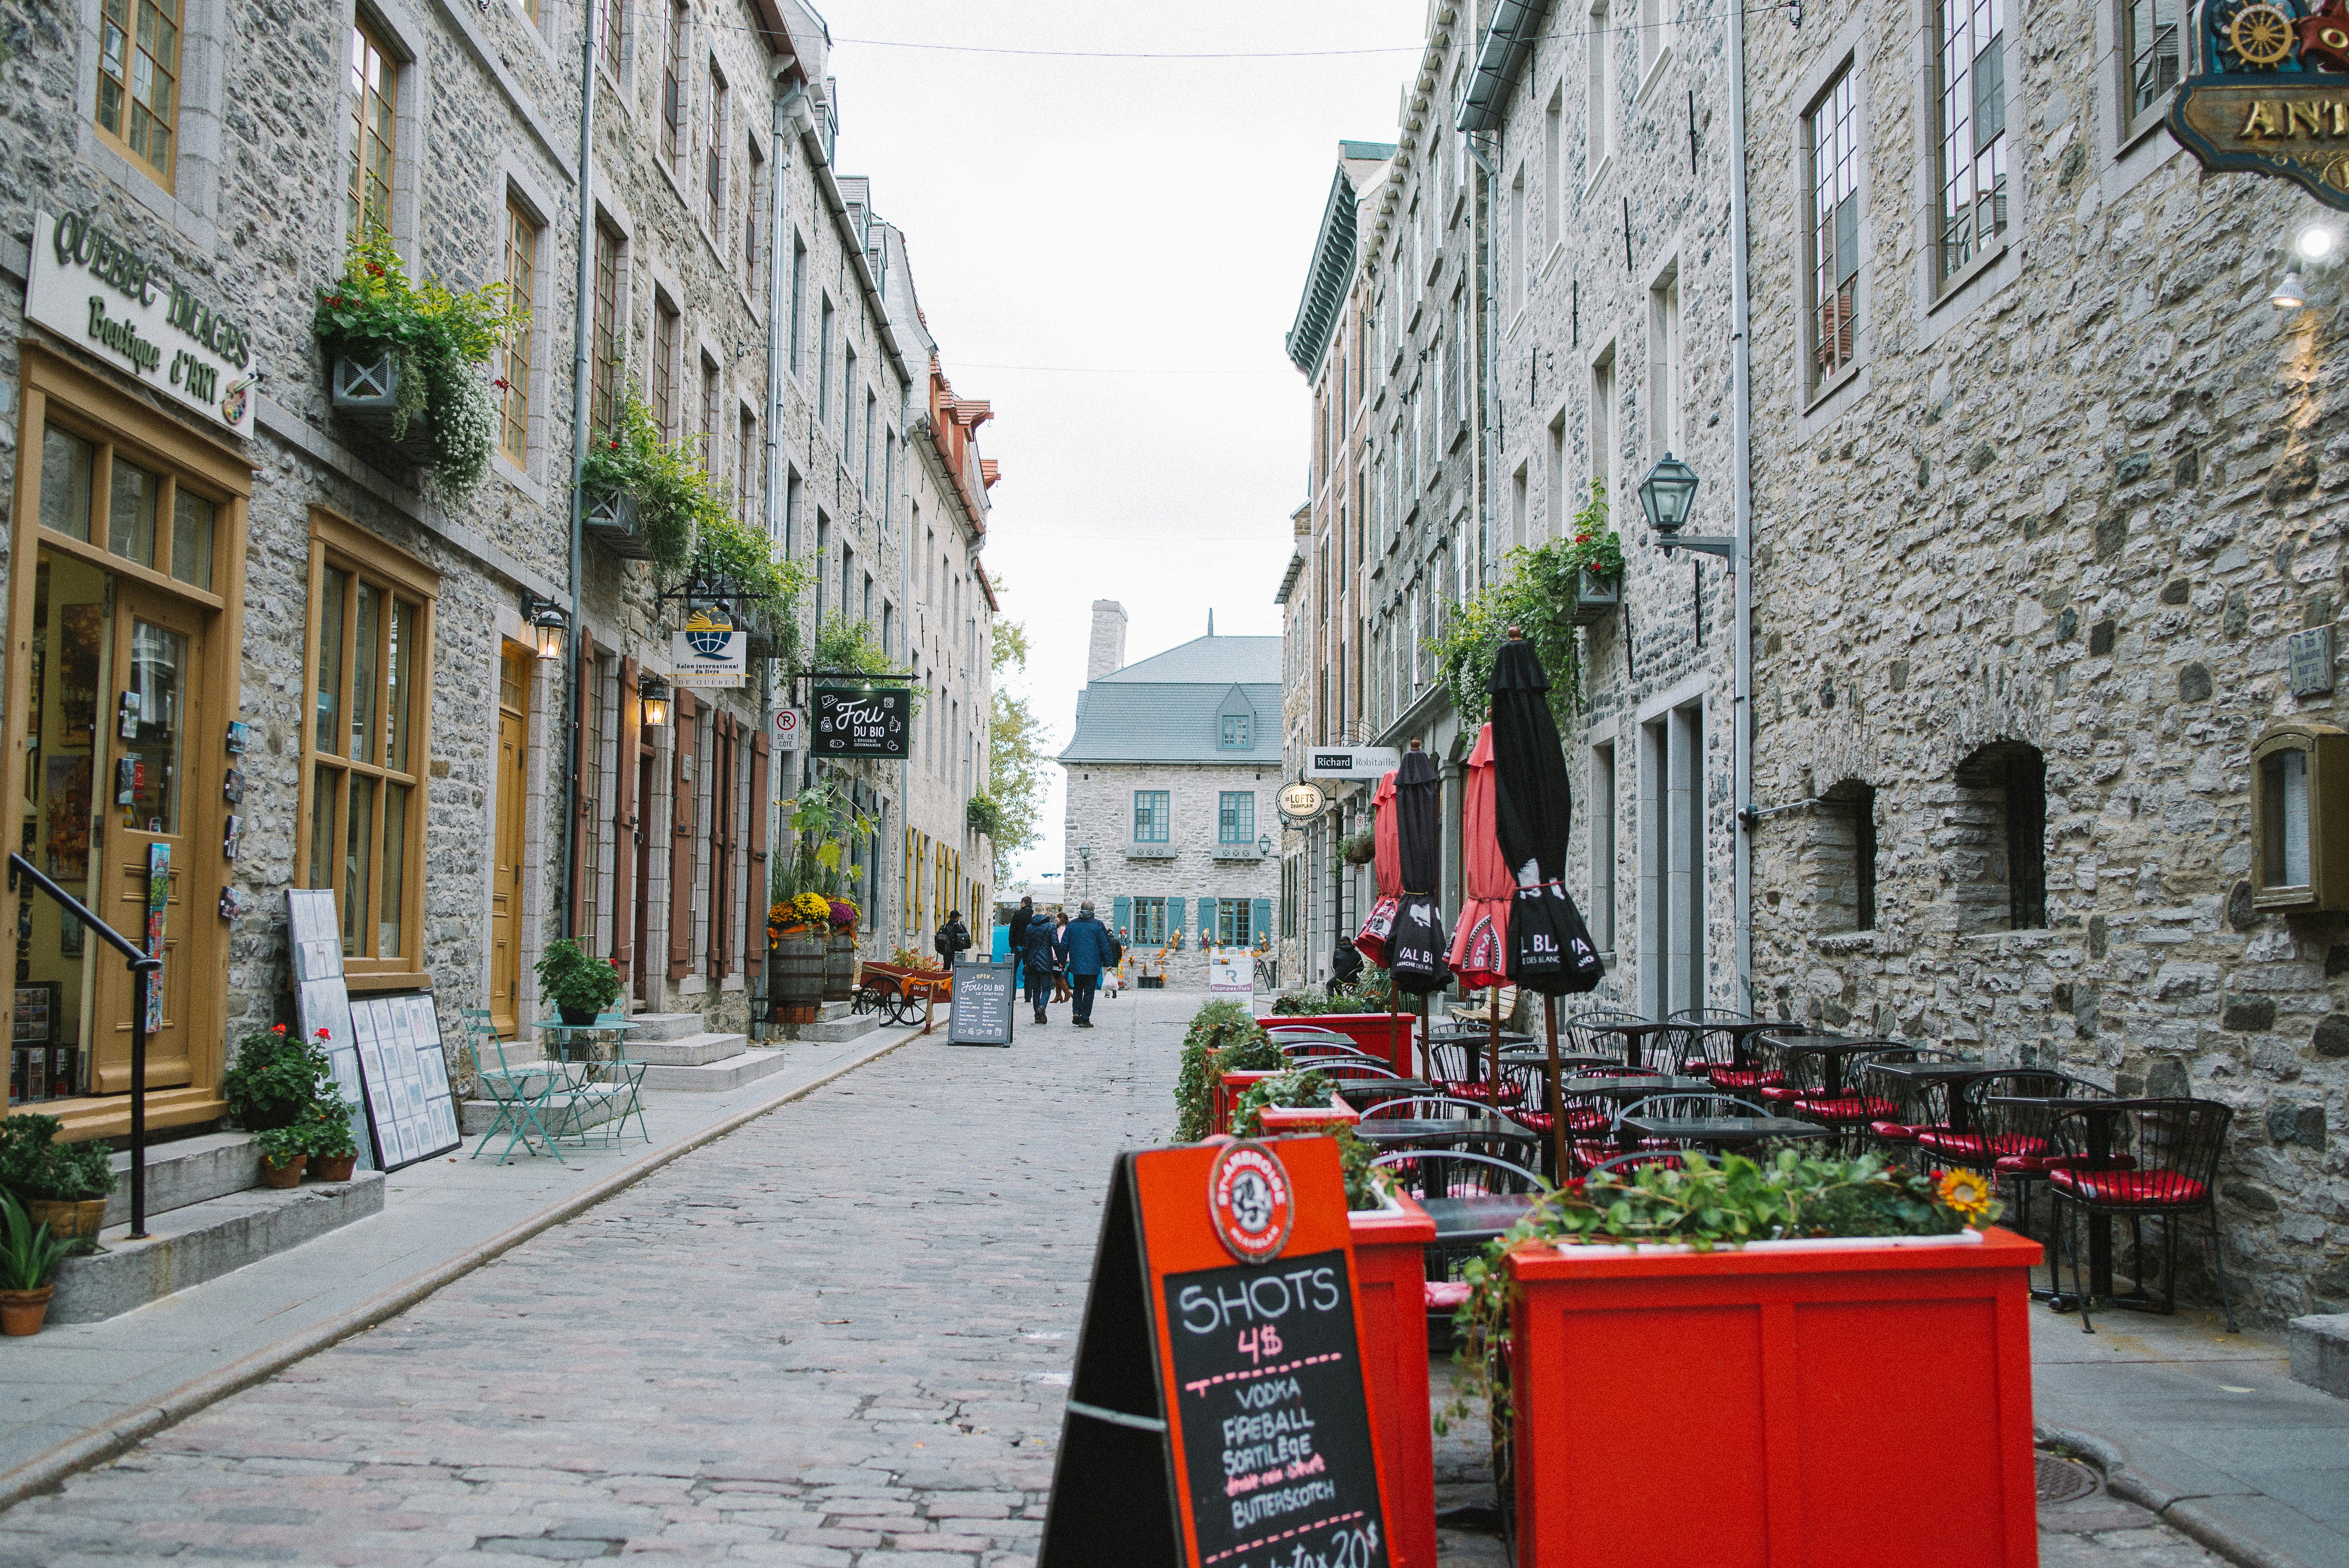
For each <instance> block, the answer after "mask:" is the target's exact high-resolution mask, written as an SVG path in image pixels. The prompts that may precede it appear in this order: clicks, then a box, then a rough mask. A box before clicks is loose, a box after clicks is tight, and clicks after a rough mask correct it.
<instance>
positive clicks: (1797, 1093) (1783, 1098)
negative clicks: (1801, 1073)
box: [1713, 1074, 1803, 1105]
mask: <svg viewBox="0 0 2349 1568" xmlns="http://www.w3.org/2000/svg"><path fill="white" fill-rule="evenodd" d="M1713 1082H1714V1083H1715V1084H1716V1085H1718V1086H1719V1087H1720V1088H1740V1087H1742V1086H1741V1085H1737V1084H1732V1083H1727V1082H1723V1079H1722V1078H1721V1077H1720V1075H1718V1074H1715V1075H1714V1077H1713ZM1754 1093H1756V1094H1758V1095H1760V1096H1761V1097H1762V1098H1763V1099H1765V1100H1767V1101H1769V1102H1770V1103H1771V1104H1772V1105H1791V1104H1793V1103H1794V1102H1795V1100H1798V1099H1802V1098H1803V1091H1802V1090H1801V1089H1798V1088H1787V1087H1786V1086H1785V1084H1783V1083H1774V1084H1764V1085H1763V1086H1762V1087H1761V1088H1757V1089H1755V1090H1754Z"/></svg>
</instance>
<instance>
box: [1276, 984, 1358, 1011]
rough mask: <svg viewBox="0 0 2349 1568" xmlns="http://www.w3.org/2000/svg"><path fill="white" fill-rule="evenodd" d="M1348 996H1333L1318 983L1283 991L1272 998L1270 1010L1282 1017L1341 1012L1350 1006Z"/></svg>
mask: <svg viewBox="0 0 2349 1568" xmlns="http://www.w3.org/2000/svg"><path fill="white" fill-rule="evenodd" d="M1352 1006H1353V1001H1352V998H1350V997H1344V998H1340V997H1333V996H1332V995H1330V993H1329V992H1327V991H1324V990H1322V989H1321V987H1319V985H1309V986H1307V987H1306V988H1305V989H1304V990H1302V991H1284V992H1282V993H1281V994H1280V995H1278V996H1276V997H1274V998H1273V999H1272V1010H1273V1011H1274V1012H1275V1013H1278V1014H1279V1015H1280V1016H1282V1017H1284V1018H1312V1017H1319V1016H1320V1015H1321V1014H1323V1013H1343V1012H1347V1011H1350V1009H1351V1008H1352Z"/></svg>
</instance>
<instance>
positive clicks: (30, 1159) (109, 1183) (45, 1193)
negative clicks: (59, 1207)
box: [0, 1111, 117, 1202]
mask: <svg viewBox="0 0 2349 1568" xmlns="http://www.w3.org/2000/svg"><path fill="white" fill-rule="evenodd" d="M64 1126H65V1123H64V1122H62V1121H59V1120H58V1119H57V1118H56V1117H54V1116H40V1115H36V1114H35V1113H33V1112H31V1111H18V1112H17V1113H16V1115H14V1116H12V1117H9V1118H7V1119H5V1120H0V1188H5V1189H6V1190H7V1191H11V1192H14V1193H16V1196H18V1197H19V1198H52V1199H59V1200H62V1201H64V1202H81V1201H82V1200H84V1199H88V1198H103V1197H105V1196H106V1195H107V1194H108V1193H109V1192H111V1191H114V1188H115V1182H116V1180H117V1178H116V1176H115V1173H114V1167H113V1165H112V1164H111V1163H110V1162H109V1159H108V1157H109V1155H110V1154H112V1153H113V1150H112V1149H110V1148H109V1146H108V1145H106V1144H104V1143H97V1142H92V1143H59V1142H57V1133H58V1132H59V1131H60V1130H62V1129H63V1128H64Z"/></svg>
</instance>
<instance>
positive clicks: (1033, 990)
mask: <svg viewBox="0 0 2349 1568" xmlns="http://www.w3.org/2000/svg"><path fill="white" fill-rule="evenodd" d="M1060 961H1061V944H1059V943H1057V942H1055V941H1053V940H1052V923H1051V922H1050V921H1049V920H1042V919H1038V920H1031V921H1030V922H1029V923H1028V942H1027V945H1026V946H1024V947H1023V948H1021V949H1020V964H1021V967H1023V968H1025V969H1026V970H1027V971H1028V1000H1029V1001H1030V1002H1031V1003H1033V1004H1034V1005H1035V1008H1036V1021H1037V1022H1038V1023H1040V1024H1045V1023H1050V1021H1051V1020H1050V1019H1049V1018H1047V1017H1045V1016H1044V1004H1045V1003H1047V1002H1049V1001H1050V1000H1051V999H1052V975H1053V973H1054V971H1056V970H1057V969H1058V968H1059V967H1060Z"/></svg>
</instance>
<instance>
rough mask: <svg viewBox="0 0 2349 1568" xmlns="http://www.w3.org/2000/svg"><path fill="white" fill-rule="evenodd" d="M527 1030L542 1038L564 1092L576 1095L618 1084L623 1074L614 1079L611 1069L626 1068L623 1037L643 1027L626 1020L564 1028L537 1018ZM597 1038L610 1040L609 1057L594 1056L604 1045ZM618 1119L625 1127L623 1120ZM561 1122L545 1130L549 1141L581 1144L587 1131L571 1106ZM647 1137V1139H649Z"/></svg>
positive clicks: (553, 1021)
mask: <svg viewBox="0 0 2349 1568" xmlns="http://www.w3.org/2000/svg"><path fill="white" fill-rule="evenodd" d="M530 1026H531V1027H532V1028H533V1029H534V1030H536V1031H537V1032H538V1034H539V1035H540V1036H542V1037H546V1059H547V1061H548V1063H549V1064H550V1065H551V1066H553V1067H554V1068H555V1069H556V1070H557V1071H558V1072H560V1073H561V1074H562V1079H563V1085H564V1089H565V1090H568V1091H572V1092H574V1094H576V1093H577V1092H580V1091H584V1090H585V1087H586V1086H587V1085H589V1084H592V1083H617V1082H618V1081H620V1078H621V1077H624V1076H625V1074H624V1073H621V1074H617V1075H616V1073H615V1069H616V1068H626V1065H627V1060H626V1057H627V1037H628V1036H629V1035H630V1034H632V1033H634V1032H635V1031H636V1030H637V1029H640V1028H642V1027H643V1025H641V1024H636V1023H632V1022H629V1021H627V1020H626V1019H599V1020H598V1021H597V1022H595V1023H593V1024H566V1023H564V1022H562V1021H561V1020H560V1019H555V1018H537V1019H533V1020H532V1021H531V1025H530ZM598 1035H609V1036H611V1037H612V1039H611V1041H610V1042H609V1044H610V1054H609V1055H606V1056H599V1055H597V1054H596V1053H597V1051H598V1050H599V1049H600V1048H602V1047H603V1045H604V1042H602V1041H599V1040H597V1039H596V1038H595V1037H596V1036H598ZM562 1120H563V1123H564V1125H562V1126H561V1127H559V1128H558V1127H554V1126H550V1127H548V1128H547V1130H546V1132H547V1136H548V1137H549V1138H576V1139H578V1140H581V1141H582V1142H583V1143H584V1142H585V1140H586V1137H587V1129H586V1128H585V1127H584V1126H581V1125H579V1120H580V1119H579V1115H578V1112H577V1110H576V1108H575V1106H574V1104H572V1103H570V1102H566V1103H565V1106H564V1116H563V1118H562ZM622 1124H623V1125H624V1126H625V1124H626V1118H625V1117H624V1118H622ZM649 1136H650V1135H649V1134H647V1138H649Z"/></svg>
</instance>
